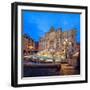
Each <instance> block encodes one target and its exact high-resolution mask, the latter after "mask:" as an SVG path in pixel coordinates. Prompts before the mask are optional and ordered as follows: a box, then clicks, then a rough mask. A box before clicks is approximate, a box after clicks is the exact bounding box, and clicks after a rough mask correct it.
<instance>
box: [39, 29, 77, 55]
mask: <svg viewBox="0 0 90 90" xmlns="http://www.w3.org/2000/svg"><path fill="white" fill-rule="evenodd" d="M75 47H76V30H68V31H64V32H62V29H61V28H59V29H57V30H55V29H54V28H53V27H51V29H50V31H49V32H47V33H46V34H45V36H44V37H42V38H41V39H40V41H39V51H43V50H48V51H49V50H50V49H54V51H56V52H64V54H66V56H67V57H68V56H69V55H70V54H72V53H73V52H74V50H75ZM68 53H69V55H68Z"/></svg>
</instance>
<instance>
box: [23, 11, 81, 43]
mask: <svg viewBox="0 0 90 90" xmlns="http://www.w3.org/2000/svg"><path fill="white" fill-rule="evenodd" d="M22 15H23V34H28V35H29V36H30V37H32V38H33V39H34V40H35V41H39V39H40V37H42V36H44V35H45V33H46V32H48V31H49V30H50V28H51V26H53V27H54V28H55V29H58V28H62V31H68V30H70V29H73V28H75V29H76V30H77V35H76V40H77V42H80V14H72V13H62V12H59V13H56V12H53V13H52V12H39V11H38V12H35V11H23V12H22Z"/></svg>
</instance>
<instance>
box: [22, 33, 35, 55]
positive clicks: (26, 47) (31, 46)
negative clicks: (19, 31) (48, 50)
mask: <svg viewBox="0 0 90 90" xmlns="http://www.w3.org/2000/svg"><path fill="white" fill-rule="evenodd" d="M22 47H23V53H24V55H30V54H32V51H33V50H35V41H34V40H33V39H32V38H31V37H30V36H28V35H27V34H24V35H23V38H22Z"/></svg>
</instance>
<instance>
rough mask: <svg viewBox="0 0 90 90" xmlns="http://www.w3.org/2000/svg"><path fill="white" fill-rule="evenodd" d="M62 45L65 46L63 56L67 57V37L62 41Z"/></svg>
mask: <svg viewBox="0 0 90 90" xmlns="http://www.w3.org/2000/svg"><path fill="white" fill-rule="evenodd" d="M63 44H64V46H65V57H66V59H67V49H68V45H69V41H68V39H65V40H64V42H63Z"/></svg>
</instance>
